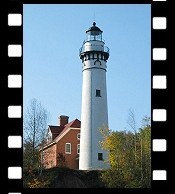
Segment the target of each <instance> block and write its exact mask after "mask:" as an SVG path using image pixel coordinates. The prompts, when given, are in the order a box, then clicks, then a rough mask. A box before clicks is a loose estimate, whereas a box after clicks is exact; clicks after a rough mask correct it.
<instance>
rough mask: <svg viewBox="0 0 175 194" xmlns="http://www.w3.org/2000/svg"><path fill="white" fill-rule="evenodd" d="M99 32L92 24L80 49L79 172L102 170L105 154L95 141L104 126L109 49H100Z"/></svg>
mask: <svg viewBox="0 0 175 194" xmlns="http://www.w3.org/2000/svg"><path fill="white" fill-rule="evenodd" d="M102 32H103V31H102V30H100V28H98V27H97V26H96V23H95V22H94V23H93V26H92V27H91V28H89V30H87V31H86V34H87V38H86V40H85V41H84V42H83V46H82V47H81V48H80V53H79V54H80V59H81V60H82V72H83V84H82V107H81V135H80V158H79V169H80V170H95V169H104V168H107V167H108V166H109V165H108V164H107V163H105V162H104V160H105V159H106V157H107V152H106V151H104V150H102V149H101V147H100V146H99V142H100V141H101V140H102V138H103V137H102V134H101V133H100V131H99V128H101V127H103V126H106V127H108V109H107V91H106V68H107V66H106V62H107V60H108V58H109V48H108V47H106V46H104V44H105V43H104V40H103V39H102Z"/></svg>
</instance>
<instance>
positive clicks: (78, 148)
mask: <svg viewBox="0 0 175 194" xmlns="http://www.w3.org/2000/svg"><path fill="white" fill-rule="evenodd" d="M79 153H80V144H77V154H79Z"/></svg>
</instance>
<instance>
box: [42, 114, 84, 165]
mask: <svg viewBox="0 0 175 194" xmlns="http://www.w3.org/2000/svg"><path fill="white" fill-rule="evenodd" d="M68 120H69V117H68V116H63V115H61V116H60V117H59V125H58V126H52V125H49V128H48V143H47V145H46V146H45V147H44V148H43V152H42V153H43V154H42V158H43V159H42V162H43V166H44V167H45V168H52V167H54V166H60V165H62V164H61V163H62V162H63V163H64V164H65V166H67V167H69V168H73V169H78V168H79V151H80V127H81V122H80V121H79V120H78V119H75V120H73V121H71V122H69V121H68ZM60 156H61V157H60Z"/></svg>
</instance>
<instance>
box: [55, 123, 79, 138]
mask: <svg viewBox="0 0 175 194" xmlns="http://www.w3.org/2000/svg"><path fill="white" fill-rule="evenodd" d="M71 127H72V128H80V127H81V121H79V120H78V119H75V120H73V121H71V122H70V123H68V124H66V125H65V126H64V129H63V130H62V131H61V133H60V134H59V135H58V136H57V137H56V138H55V139H54V141H56V140H57V139H59V137H60V136H61V135H62V134H63V133H65V132H66V131H67V130H68V129H69V128H71Z"/></svg>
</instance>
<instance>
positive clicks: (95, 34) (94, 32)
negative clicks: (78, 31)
mask: <svg viewBox="0 0 175 194" xmlns="http://www.w3.org/2000/svg"><path fill="white" fill-rule="evenodd" d="M102 32H103V31H102V30H100V28H98V27H97V26H96V23H95V22H93V26H92V27H90V28H89V30H87V31H86V34H87V41H90V40H96V41H102Z"/></svg>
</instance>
